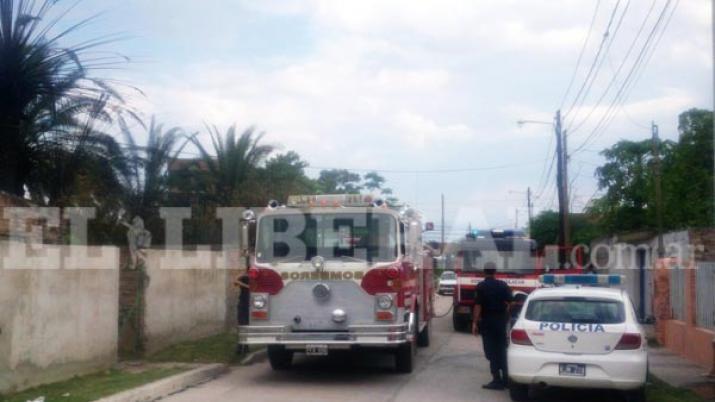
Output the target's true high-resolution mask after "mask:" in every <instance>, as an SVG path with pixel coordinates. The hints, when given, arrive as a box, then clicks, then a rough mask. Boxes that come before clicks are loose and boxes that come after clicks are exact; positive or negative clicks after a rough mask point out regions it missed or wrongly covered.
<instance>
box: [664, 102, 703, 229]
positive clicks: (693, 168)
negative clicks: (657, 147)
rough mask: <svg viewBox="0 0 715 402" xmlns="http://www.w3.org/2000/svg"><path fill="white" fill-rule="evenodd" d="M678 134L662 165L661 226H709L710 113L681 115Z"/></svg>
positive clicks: (692, 112)
mask: <svg viewBox="0 0 715 402" xmlns="http://www.w3.org/2000/svg"><path fill="white" fill-rule="evenodd" d="M678 131H679V134H680V137H679V139H678V143H677V144H676V145H675V146H674V148H673V150H672V152H671V153H669V154H668V155H667V157H665V158H664V159H663V163H662V166H663V179H662V180H663V198H664V208H663V210H664V221H665V227H666V228H668V229H681V228H685V227H702V226H713V225H715V222H714V221H713V218H714V217H715V211H714V210H713V208H715V198H714V197H713V183H714V180H715V178H714V177H713V112H711V111H709V110H702V109H691V110H688V111H686V112H684V113H682V114H681V115H680V117H679V124H678Z"/></svg>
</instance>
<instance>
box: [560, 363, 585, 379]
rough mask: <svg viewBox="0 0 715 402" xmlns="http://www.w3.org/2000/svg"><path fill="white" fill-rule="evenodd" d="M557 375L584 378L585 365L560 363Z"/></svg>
mask: <svg viewBox="0 0 715 402" xmlns="http://www.w3.org/2000/svg"><path fill="white" fill-rule="evenodd" d="M559 375H563V376H569V377H585V376H586V365H585V364H574V363H561V364H559Z"/></svg>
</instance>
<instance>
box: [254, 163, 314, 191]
mask: <svg viewBox="0 0 715 402" xmlns="http://www.w3.org/2000/svg"><path fill="white" fill-rule="evenodd" d="M307 166H308V162H306V161H304V160H302V159H301V158H300V155H298V154H297V153H295V152H293V151H288V152H286V153H284V154H278V155H275V156H273V157H271V158H270V159H268V161H267V162H266V166H265V167H264V168H263V169H261V170H260V172H259V176H258V178H259V181H260V182H261V186H260V187H261V188H262V189H263V193H264V195H263V197H264V199H265V201H266V202H267V201H268V200H270V199H275V200H278V201H281V202H285V201H286V200H287V198H288V196H289V195H291V194H312V193H315V191H316V189H317V184H316V183H315V181H313V180H311V179H310V178H308V177H307V176H306V175H305V168H306V167H307Z"/></svg>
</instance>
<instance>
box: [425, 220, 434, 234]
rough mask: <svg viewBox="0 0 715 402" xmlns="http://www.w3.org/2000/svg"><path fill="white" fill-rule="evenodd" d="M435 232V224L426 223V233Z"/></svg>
mask: <svg viewBox="0 0 715 402" xmlns="http://www.w3.org/2000/svg"><path fill="white" fill-rule="evenodd" d="M432 230H434V222H426V223H425V232H430V231H432Z"/></svg>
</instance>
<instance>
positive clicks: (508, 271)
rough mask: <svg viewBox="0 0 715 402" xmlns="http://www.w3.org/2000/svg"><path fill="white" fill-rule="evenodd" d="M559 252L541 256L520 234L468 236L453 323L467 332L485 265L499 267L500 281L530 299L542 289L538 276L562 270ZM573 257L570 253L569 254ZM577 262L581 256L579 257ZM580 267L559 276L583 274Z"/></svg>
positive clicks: (458, 267) (458, 269)
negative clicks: (488, 263)
mask: <svg viewBox="0 0 715 402" xmlns="http://www.w3.org/2000/svg"><path fill="white" fill-rule="evenodd" d="M558 254H559V252H558V248H554V247H545V248H544V250H543V251H542V253H541V254H539V253H538V250H537V243H536V241H535V240H533V239H530V238H528V237H527V236H526V235H525V234H524V232H523V231H520V230H490V231H485V232H474V233H469V234H468V235H467V236H466V237H465V239H463V240H462V241H461V242H460V243H459V245H458V251H457V259H456V264H455V273H456V274H457V286H456V289H455V291H454V296H453V310H452V322H453V325H454V329H455V330H457V331H465V330H468V329H469V328H470V326H471V321H472V313H473V309H474V292H475V289H476V286H477V284H478V283H479V282H480V281H482V280H483V279H484V264H485V263H487V262H493V263H495V264H496V266H497V278H498V279H501V280H503V281H505V282H506V283H507V284H508V285H509V286H510V287H511V288H512V291H513V292H514V295H518V294H523V295H527V294H529V293H531V292H532V291H533V290H534V289H536V288H537V287H539V286H540V282H539V276H540V275H541V274H543V273H545V272H547V271H549V270H550V269H553V268H556V267H558V266H559V264H558V260H559V256H558ZM566 255H568V256H569V257H571V255H570V253H566ZM576 257H578V258H577V260H579V261H580V260H581V258H580V257H581V256H580V255H577V256H576ZM580 265H581V264H580V263H577V264H575V265H574V267H573V268H571V269H566V270H560V271H559V272H560V273H580V272H582V270H581V269H580Z"/></svg>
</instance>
